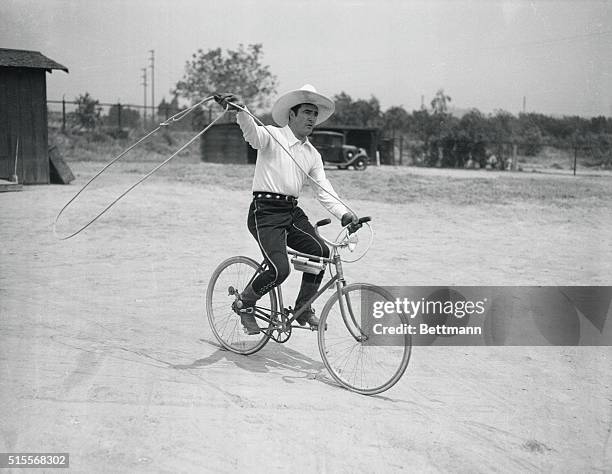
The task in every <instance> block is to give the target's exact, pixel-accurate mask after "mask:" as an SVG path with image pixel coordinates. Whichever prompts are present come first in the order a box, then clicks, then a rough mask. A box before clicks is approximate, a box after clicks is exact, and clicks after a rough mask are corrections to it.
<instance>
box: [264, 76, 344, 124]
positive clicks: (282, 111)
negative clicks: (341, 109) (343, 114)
mask: <svg viewBox="0 0 612 474" xmlns="http://www.w3.org/2000/svg"><path fill="white" fill-rule="evenodd" d="M298 104H313V105H316V106H317V108H318V109H319V116H318V117H317V121H316V123H315V125H318V124H320V123H321V122H325V121H326V120H327V119H328V118H329V117H331V115H332V114H333V113H334V109H335V108H336V106H335V104H334V101H333V100H331V99H328V98H327V97H325V96H324V95H321V94H319V93H318V92H317V91H316V89H315V88H314V87H313V86H311V85H310V84H306V85H303V86H302V87H301V88H300V89H297V90H294V91H290V92H287V93H285V94H283V95H281V96H280V97H279V98H278V100H277V101H276V103H275V104H274V106H273V107H272V118H273V119H274V121H275V122H276V123H277V124H278V125H280V126H281V127H284V126H285V125H287V124H288V123H289V110H290V109H291V107H295V106H296V105H298Z"/></svg>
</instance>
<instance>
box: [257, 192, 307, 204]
mask: <svg viewBox="0 0 612 474" xmlns="http://www.w3.org/2000/svg"><path fill="white" fill-rule="evenodd" d="M253 199H271V200H273V201H288V202H296V201H297V198H296V197H294V196H286V195H284V194H277V193H266V192H263V191H261V192H260V191H255V192H254V193H253Z"/></svg>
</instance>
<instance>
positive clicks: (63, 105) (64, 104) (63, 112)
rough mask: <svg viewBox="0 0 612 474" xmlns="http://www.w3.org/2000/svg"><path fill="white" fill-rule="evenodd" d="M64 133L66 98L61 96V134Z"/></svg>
mask: <svg viewBox="0 0 612 474" xmlns="http://www.w3.org/2000/svg"><path fill="white" fill-rule="evenodd" d="M65 132H66V98H65V97H64V96H62V133H65Z"/></svg>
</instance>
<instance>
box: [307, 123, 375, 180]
mask: <svg viewBox="0 0 612 474" xmlns="http://www.w3.org/2000/svg"><path fill="white" fill-rule="evenodd" d="M309 138H310V141H311V142H312V144H313V145H314V146H315V148H316V149H317V150H319V153H321V157H322V158H323V163H324V164H325V165H329V166H337V167H338V168H340V169H348V168H350V167H352V168H354V169H356V170H360V171H363V170H365V169H366V168H367V166H368V163H369V158H368V155H367V153H366V151H365V150H364V149H363V148H359V147H356V146H353V145H347V144H346V143H344V135H343V134H342V133H338V132H327V131H323V130H315V131H314V132H312V135H311V136H310V137H309Z"/></svg>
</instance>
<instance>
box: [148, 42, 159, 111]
mask: <svg viewBox="0 0 612 474" xmlns="http://www.w3.org/2000/svg"><path fill="white" fill-rule="evenodd" d="M149 53H151V57H150V58H149V61H151V118H152V119H153V122H154V123H155V117H156V115H157V114H156V111H155V107H156V105H155V50H154V49H150V50H149Z"/></svg>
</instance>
